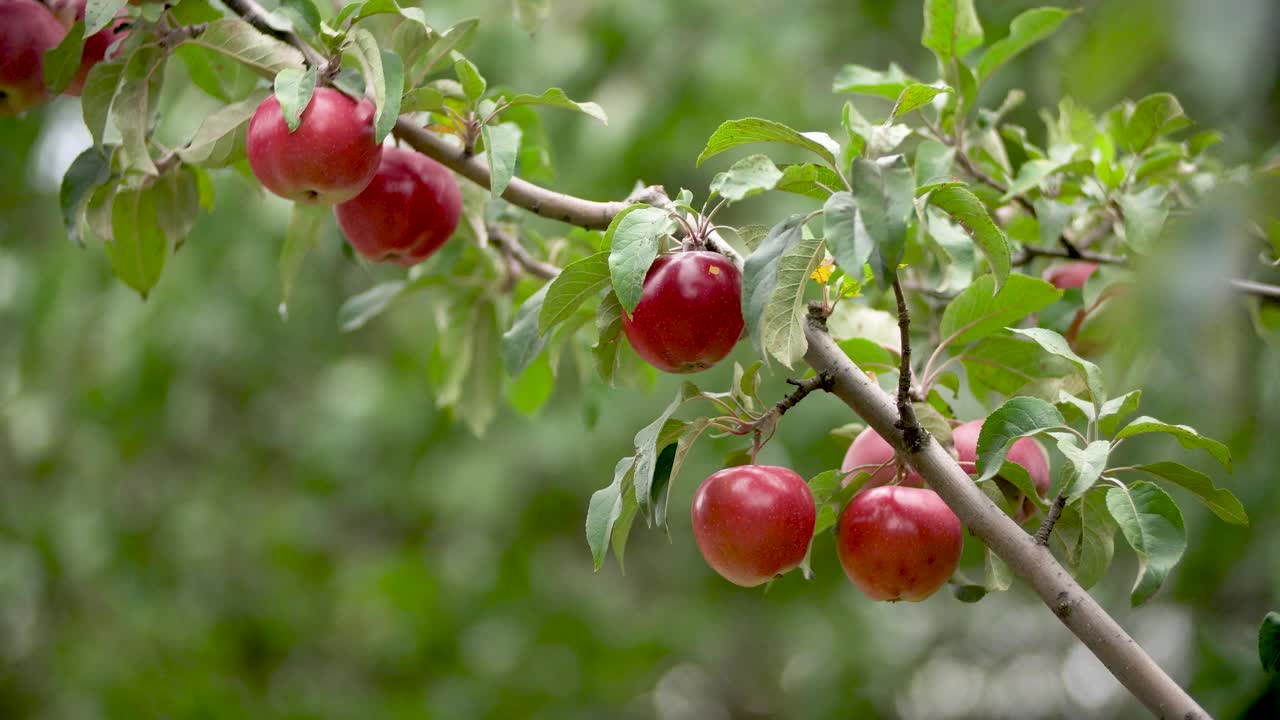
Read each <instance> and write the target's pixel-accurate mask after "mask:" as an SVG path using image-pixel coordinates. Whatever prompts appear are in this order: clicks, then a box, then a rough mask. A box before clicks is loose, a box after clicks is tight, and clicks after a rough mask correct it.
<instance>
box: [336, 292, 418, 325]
mask: <svg viewBox="0 0 1280 720" xmlns="http://www.w3.org/2000/svg"><path fill="white" fill-rule="evenodd" d="M404 289H405V283H404V282H403V281H399V280H397V281H394V282H385V283H380V284H378V285H374V286H373V287H371V288H369V289H368V290H365V291H364V292H362V293H360V294H359V295H353V296H351V297H350V298H347V301H346V302H344V303H342V307H341V308H339V309H338V327H340V328H341V329H342V331H343V332H351V331H353V330H359V329H360V328H362V327H364V326H365V324H366V323H368V322H369V321H370V320H372V319H373V318H375V317H377V316H378V315H381V314H382V313H383V311H385V310H386V309H387V308H388V307H390V305H391V303H392V302H393V301H394V300H395V299H396V298H398V297H399V296H400V293H401V292H403V291H404Z"/></svg>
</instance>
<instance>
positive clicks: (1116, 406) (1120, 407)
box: [1098, 390, 1142, 435]
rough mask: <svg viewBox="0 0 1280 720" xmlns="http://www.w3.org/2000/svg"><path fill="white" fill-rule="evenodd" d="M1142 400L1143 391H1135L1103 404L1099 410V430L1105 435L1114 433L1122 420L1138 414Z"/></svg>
mask: <svg viewBox="0 0 1280 720" xmlns="http://www.w3.org/2000/svg"><path fill="white" fill-rule="evenodd" d="M1141 399H1142V391H1141V390H1133V391H1130V392H1127V393H1125V394H1124V395H1121V396H1120V397H1115V398H1111V399H1110V400H1108V401H1106V402H1105V403H1103V404H1102V407H1101V408H1099V409H1098V429H1099V430H1101V431H1102V434H1103V435H1111V434H1112V433H1114V432H1115V431H1116V428H1117V427H1119V426H1120V421H1121V420H1124V419H1125V418H1126V417H1128V416H1130V415H1132V414H1133V413H1135V412H1137V410H1138V402H1139V401H1140V400H1141Z"/></svg>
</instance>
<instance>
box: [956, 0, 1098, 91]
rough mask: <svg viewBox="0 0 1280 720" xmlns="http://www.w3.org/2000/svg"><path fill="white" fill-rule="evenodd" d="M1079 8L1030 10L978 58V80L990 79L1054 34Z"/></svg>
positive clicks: (1011, 24)
mask: <svg viewBox="0 0 1280 720" xmlns="http://www.w3.org/2000/svg"><path fill="white" fill-rule="evenodd" d="M1076 12H1077V11H1075V10H1064V9H1062V8H1055V7H1042V8H1035V9H1033V10H1027V11H1026V12H1024V13H1022V14H1021V15H1019V16H1018V17H1016V18H1014V19H1013V22H1012V23H1010V24H1009V34H1008V35H1007V36H1005V37H1004V38H1002V39H1000V40H998V41H997V42H995V43H992V45H991V47H989V48H987V51H986V52H984V53H982V57H981V58H979V59H978V66H977V68H976V69H977V73H978V82H980V83H982V82H986V80H987V78H989V77H991V74H992V73H994V72H995V71H996V70H998V69H999V68H1000V67H1001V66H1002V65H1004V64H1005V63H1007V62H1009V61H1010V60H1012V59H1013V58H1015V57H1017V56H1018V55H1019V54H1020V53H1022V52H1023V51H1024V50H1026V49H1027V48H1029V47H1031V46H1032V45H1035V44H1036V43H1038V42H1040V41H1041V40H1044V39H1045V38H1047V37H1049V36H1050V35H1052V34H1053V33H1054V32H1055V31H1056V30H1057V29H1058V26H1059V25H1061V24H1062V21H1063V20H1066V19H1067V18H1069V17H1071V16H1072V15H1074V14H1075V13H1076Z"/></svg>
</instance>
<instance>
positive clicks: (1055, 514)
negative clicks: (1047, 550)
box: [1036, 493, 1067, 545]
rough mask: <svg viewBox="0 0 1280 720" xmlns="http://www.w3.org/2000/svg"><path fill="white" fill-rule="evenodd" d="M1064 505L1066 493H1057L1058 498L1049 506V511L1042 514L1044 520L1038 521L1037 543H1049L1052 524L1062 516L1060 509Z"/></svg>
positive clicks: (1056, 522) (1065, 504)
mask: <svg viewBox="0 0 1280 720" xmlns="http://www.w3.org/2000/svg"><path fill="white" fill-rule="evenodd" d="M1066 506H1067V496H1066V493H1058V498H1057V499H1056V500H1054V501H1053V505H1050V506H1049V513H1048V514H1047V515H1045V516H1044V522H1042V523H1040V529H1039V530H1036V543H1037V544H1039V545H1048V544H1049V534H1050V533H1052V532H1053V526H1054V525H1056V524H1058V518H1060V517H1062V509H1063V508H1065V507H1066Z"/></svg>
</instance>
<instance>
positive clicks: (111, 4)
mask: <svg viewBox="0 0 1280 720" xmlns="http://www.w3.org/2000/svg"><path fill="white" fill-rule="evenodd" d="M126 2H127V0H87V2H85V4H84V35H85V37H89V36H90V35H92V34H94V33H96V32H98V31H99V30H101V29H103V28H105V27H106V26H108V25H110V24H111V21H112V20H114V19H115V18H116V16H117V15H119V14H120V11H121V10H123V9H124V6H125V3H126Z"/></svg>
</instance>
